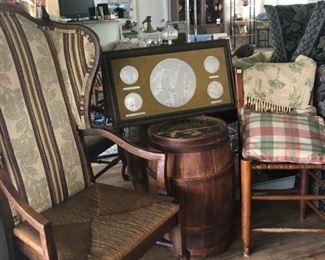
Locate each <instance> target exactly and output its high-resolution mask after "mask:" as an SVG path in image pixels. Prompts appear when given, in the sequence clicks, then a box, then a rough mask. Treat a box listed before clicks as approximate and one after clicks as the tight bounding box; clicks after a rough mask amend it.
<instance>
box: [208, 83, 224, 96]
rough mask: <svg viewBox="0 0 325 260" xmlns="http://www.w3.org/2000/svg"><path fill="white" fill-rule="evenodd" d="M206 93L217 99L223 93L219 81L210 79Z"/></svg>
mask: <svg viewBox="0 0 325 260" xmlns="http://www.w3.org/2000/svg"><path fill="white" fill-rule="evenodd" d="M207 92H208V95H209V97H211V98H213V99H218V98H220V97H221V96H222V95H223V86H222V84H221V83H220V82H219V81H212V82H210V84H209V86H208V90H207Z"/></svg>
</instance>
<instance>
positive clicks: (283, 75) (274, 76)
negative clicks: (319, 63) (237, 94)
mask: <svg viewBox="0 0 325 260" xmlns="http://www.w3.org/2000/svg"><path fill="white" fill-rule="evenodd" d="M315 72H316V63H315V62H314V61H313V60H312V59H311V58H308V57H305V56H303V55H301V56H299V57H298V58H297V59H296V61H295V62H292V63H256V64H255V65H254V66H252V67H250V68H248V69H246V70H244V75H243V81H244V94H245V102H246V105H247V106H252V107H254V109H255V111H271V112H286V113H288V112H291V111H292V110H298V109H303V108H305V107H307V106H308V104H309V102H310V97H311V92H312V89H313V86H314V79H315Z"/></svg>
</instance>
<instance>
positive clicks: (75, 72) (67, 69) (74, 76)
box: [48, 28, 95, 129]
mask: <svg viewBox="0 0 325 260" xmlns="http://www.w3.org/2000/svg"><path fill="white" fill-rule="evenodd" d="M48 33H49V35H50V36H51V38H52V39H53V45H54V47H55V49H56V52H57V55H58V60H59V63H60V68H61V70H62V72H63V73H62V76H63V81H64V85H65V86H66V89H67V94H68V97H69V101H70V104H71V108H72V112H73V116H74V119H75V121H76V123H77V126H78V128H80V129H83V128H85V127H86V126H90V122H89V121H87V120H88V119H89V116H87V113H88V111H85V104H89V99H88V98H89V96H90V95H89V94H90V93H89V91H90V87H89V86H90V85H91V84H92V79H93V78H92V77H90V73H91V72H92V68H93V64H94V56H95V48H94V45H93V42H92V40H91V38H89V35H87V34H85V32H84V31H80V30H79V31H76V30H64V29H59V28H55V29H54V30H51V31H48ZM85 115H86V116H85Z"/></svg>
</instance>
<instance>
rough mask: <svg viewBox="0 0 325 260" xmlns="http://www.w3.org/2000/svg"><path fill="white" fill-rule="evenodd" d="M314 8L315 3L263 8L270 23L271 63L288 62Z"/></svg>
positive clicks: (266, 6)
mask: <svg viewBox="0 0 325 260" xmlns="http://www.w3.org/2000/svg"><path fill="white" fill-rule="evenodd" d="M315 6H316V3H311V4H296V5H277V6H271V5H265V6H264V7H265V10H266V13H267V15H268V18H269V21H270V33H271V39H272V45H273V47H274V49H275V50H274V53H273V56H272V62H288V61H290V59H291V57H292V56H293V54H294V52H295V50H296V48H297V46H298V44H299V42H300V39H301V38H302V36H303V35H304V32H305V30H306V27H307V24H308V22H309V19H310V16H311V14H312V12H313V10H314V8H315Z"/></svg>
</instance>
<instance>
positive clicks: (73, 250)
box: [14, 184, 179, 259]
mask: <svg viewBox="0 0 325 260" xmlns="http://www.w3.org/2000/svg"><path fill="white" fill-rule="evenodd" d="M171 200H172V199H171V198H169V197H162V196H156V195H150V194H148V193H141V192H136V191H132V190H127V189H122V188H118V187H113V186H109V185H104V184H94V185H93V186H91V187H90V188H88V189H86V190H84V191H82V192H80V193H78V194H77V195H75V196H74V197H72V198H71V199H69V200H68V201H66V202H64V203H61V204H60V205H58V206H57V207H54V208H52V209H50V210H48V211H46V212H44V213H42V215H44V216H45V217H46V218H47V219H49V220H50V221H51V224H52V228H53V234H54V240H55V244H56V248H57V252H58V258H59V259H122V258H123V257H124V256H125V255H126V254H127V253H128V252H129V251H130V250H132V249H134V248H136V247H137V246H138V245H140V244H141V243H142V242H144V241H145V239H146V238H147V237H148V236H149V235H150V234H152V233H153V232H154V231H155V230H156V229H157V228H158V227H160V226H161V225H162V224H163V223H165V222H167V221H168V220H169V219H170V218H171V217H172V216H174V215H175V214H176V213H177V212H178V210H179V206H178V205H177V204H174V203H173V202H171ZM14 234H15V236H16V237H18V238H19V239H21V240H23V241H28V244H29V245H30V246H31V247H32V248H34V249H35V250H36V251H38V252H39V250H40V248H41V247H40V240H39V237H38V236H37V233H36V232H35V230H34V229H33V228H31V227H30V226H29V225H28V224H26V223H22V224H20V225H19V226H17V227H16V228H15V230H14Z"/></svg>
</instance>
